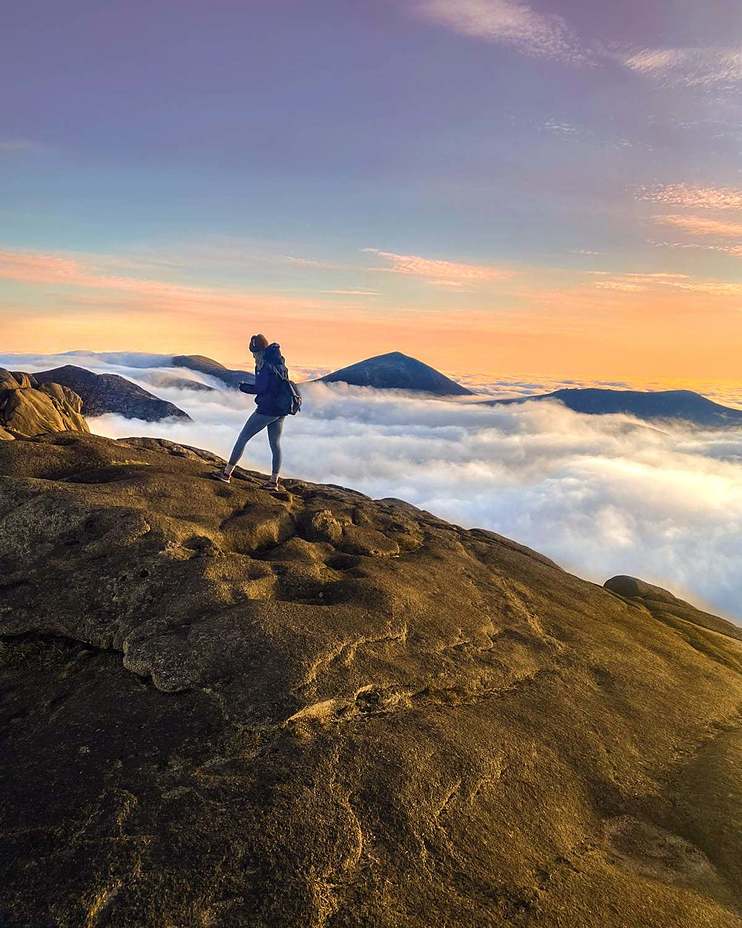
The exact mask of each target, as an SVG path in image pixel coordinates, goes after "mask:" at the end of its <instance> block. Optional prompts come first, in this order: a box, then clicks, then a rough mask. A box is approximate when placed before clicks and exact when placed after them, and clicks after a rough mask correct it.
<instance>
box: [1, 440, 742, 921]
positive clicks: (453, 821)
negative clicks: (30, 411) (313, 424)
mask: <svg viewBox="0 0 742 928" xmlns="http://www.w3.org/2000/svg"><path fill="white" fill-rule="evenodd" d="M213 462H214V456H213V455H210V454H208V453H206V452H200V451H198V450H197V449H190V448H189V449H186V448H183V447H182V446H178V445H172V444H171V443H168V442H166V441H153V440H137V439H129V440H127V441H125V442H112V441H109V440H106V439H102V438H97V437H94V436H90V435H74V434H71V433H69V434H64V433H62V434H58V435H50V436H43V437H41V438H35V439H30V440H26V439H21V440H17V441H13V442H4V443H2V444H0V474H2V477H0V634H1V635H2V638H1V639H0V642H1V643H0V757H2V764H0V794H1V795H2V796H3V802H2V804H0V887H2V891H1V892H0V924H3V928H5V925H7V926H10V928H21V926H22V928H28V926H31V925H34V926H36V925H38V926H41V925H54V926H55V928H82V926H96V928H97V926H103V925H107V926H112V928H135V926H136V928H144V926H147V928H165V926H177V928H181V926H183V928H191V926H217V928H222V926H224V928H299V926H301V928H304V926H307V928H312V926H314V928H320V926H323V928H428V926H429V925H431V924H438V925H447V926H451V928H475V926H476V928H490V926H517V928H526V926H527V928H557V926H559V928H563V926H569V928H619V926H620V928H637V926H648V928H649V926H651V928H680V926H682V928H685V926H695V925H703V926H704V928H732V926H734V928H738V926H739V924H740V919H739V904H740V897H739V890H740V886H742V865H741V863H740V862H741V861H742V847H741V846H740V833H741V831H740V828H739V818H738V816H739V809H740V807H741V806H740V798H741V797H740V778H739V775H738V774H739V764H740V750H741V749H740V738H739V730H740V729H739V725H740V715H739V706H740V696H741V694H742V688H741V686H740V670H739V666H740V654H741V652H742V645H741V644H740V642H738V641H736V640H735V639H733V638H731V637H728V636H725V635H720V634H718V633H717V632H716V631H713V630H709V629H707V628H704V627H702V626H701V625H695V624H693V622H692V621H691V620H689V619H686V620H684V621H683V623H682V628H681V627H680V623H679V622H677V621H676V620H672V619H669V618H667V617H666V616H665V614H664V613H663V612H662V611H661V610H660V611H657V612H653V611H652V610H653V608H654V606H653V603H651V602H649V603H648V602H639V601H634V600H633V599H630V598H625V597H622V596H619V595H616V594H615V593H612V592H610V591H608V590H604V589H602V588H601V587H599V586H596V585H594V584H590V583H586V582H584V581H582V580H579V579H578V578H576V577H573V576H571V575H569V574H568V573H566V572H564V571H562V570H560V569H559V568H558V567H556V565H553V564H551V563H550V562H548V561H547V560H546V559H544V558H541V557H540V556H539V555H536V554H535V553H533V552H530V551H528V550H527V549H525V548H522V547H521V546H518V545H515V544H514V543H512V542H508V541H507V540H506V539H500V538H499V537H498V536H496V535H493V534H491V533H487V532H470V531H465V530H463V529H460V528H457V527H456V526H452V525H449V524H447V523H445V522H443V521H441V520H440V519H437V518H435V517H433V516H430V515H429V514H427V513H424V512H421V511H420V510H416V509H414V507H411V506H408V505H406V504H400V503H399V502H397V501H393V500H387V501H377V502H374V501H372V500H370V499H368V498H367V497H364V496H362V495H361V494H358V493H354V492H352V491H346V490H343V489H342V488H338V487H325V486H316V485H311V484H306V483H301V482H299V481H291V480H289V481H286V490H285V492H284V493H281V494H277V495H271V494H269V493H268V492H267V491H266V490H264V489H262V487H261V483H262V478H259V477H258V475H252V474H249V473H246V472H244V471H239V470H238V471H237V473H238V475H239V479H235V480H234V481H233V482H232V484H231V485H229V486H225V485H223V484H220V483H217V482H215V481H213V480H210V479H208V473H209V471H210V470H212V469H213ZM318 513H329V516H328V515H322V516H321V517H318V516H317V514H318ZM330 516H331V518H330ZM334 526H337V527H338V528H339V529H340V531H339V532H338V528H335V527H334ZM313 532H314V533H315V534H314V535H313V537H310V536H312V533H313ZM379 536H380V537H382V538H385V539H386V540H387V542H388V543H389V544H390V545H392V544H396V545H397V549H398V551H397V553H396V554H394V553H391V550H390V549H388V548H385V547H384V546H383V545H382V544H381V542H379V540H378V537H379ZM361 537H364V538H366V539H369V538H370V539H371V540H372V541H373V543H371V542H368V543H366V544H365V545H360V544H357V547H356V549H355V550H354V551H351V550H348V547H349V545H348V538H352V539H354V541H356V542H357V539H358V538H361ZM400 539H404V543H402V542H401V541H400ZM361 548H363V549H364V550H361Z"/></svg>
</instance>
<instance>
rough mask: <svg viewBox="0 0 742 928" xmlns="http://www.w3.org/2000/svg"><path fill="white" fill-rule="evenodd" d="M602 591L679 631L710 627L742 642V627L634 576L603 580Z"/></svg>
mask: <svg viewBox="0 0 742 928" xmlns="http://www.w3.org/2000/svg"><path fill="white" fill-rule="evenodd" d="M604 585H605V588H606V589H607V590H611V592H613V593H618V595H619V596H623V597H625V598H626V599H630V600H634V601H635V602H638V603H640V604H641V605H643V606H645V607H646V608H647V610H648V611H649V612H650V613H651V615H653V616H654V617H655V618H657V619H659V620H660V621H664V622H669V623H671V624H673V625H674V626H675V627H677V628H679V629H682V628H683V627H684V626H687V625H688V624H690V625H700V626H701V627H702V628H710V629H711V630H712V631H715V632H718V633H719V634H720V635H728V636H729V637H731V638H737V639H738V640H740V641H742V628H740V627H739V626H738V625H734V624H733V623H732V622H727V620H726V619H721V618H719V616H718V615H711V614H710V613H709V612H703V611H702V610H700V609H697V608H696V607H695V606H691V605H690V603H686V602H685V601H684V600H682V599H678V598H677V596H673V594H672V593H668V591H667V590H663V589H662V587H659V586H653V585H652V584H651V583H646V582H645V581H644V580H638V579H637V578H636V577H626V576H618V577H611V579H610V580H606V582H605V584H604Z"/></svg>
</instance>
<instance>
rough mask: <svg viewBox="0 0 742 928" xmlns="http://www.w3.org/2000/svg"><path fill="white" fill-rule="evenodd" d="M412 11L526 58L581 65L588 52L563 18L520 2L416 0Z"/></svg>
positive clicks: (507, 0) (511, 0)
mask: <svg viewBox="0 0 742 928" xmlns="http://www.w3.org/2000/svg"><path fill="white" fill-rule="evenodd" d="M411 8H412V10H413V12H414V13H415V14H416V15H418V16H420V17H422V18H424V19H427V20H429V21H431V22H434V23H438V24H439V25H441V26H445V27H447V28H449V29H452V30H453V31H455V32H458V33H460V34H461V35H465V36H470V37H471V38H476V39H481V40H484V41H487V42H496V43H500V44H504V45H512V46H514V47H515V48H517V49H518V50H519V51H521V52H524V53H525V54H527V55H537V56H540V57H544V58H556V59H559V60H562V61H569V62H575V63H576V62H581V61H583V60H585V57H586V56H585V52H584V51H583V50H582V49H581V48H580V45H579V42H578V40H577V37H576V36H575V34H574V32H573V31H572V29H571V28H570V27H569V25H568V24H567V23H566V21H565V20H564V19H563V18H562V17H561V16H555V15H552V14H545V13H539V12H538V11H536V10H534V9H533V8H532V7H530V6H529V5H528V4H526V3H523V2H521V0H456V2H451V0H415V2H413V3H412V5H411Z"/></svg>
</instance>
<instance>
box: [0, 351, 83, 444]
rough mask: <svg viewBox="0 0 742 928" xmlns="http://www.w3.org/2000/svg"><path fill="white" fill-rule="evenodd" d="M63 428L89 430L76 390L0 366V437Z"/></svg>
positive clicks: (54, 430) (37, 433) (34, 433)
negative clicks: (42, 382)
mask: <svg viewBox="0 0 742 928" xmlns="http://www.w3.org/2000/svg"><path fill="white" fill-rule="evenodd" d="M66 431H78V432H87V431H89V429H88V424H87V422H86V421H85V417H84V416H83V414H82V400H81V399H80V397H79V396H78V395H77V394H76V393H74V392H73V391H72V390H70V389H68V388H67V387H63V386H61V385H60V384H57V383H48V384H40V383H39V382H38V381H37V380H36V379H35V378H34V377H30V376H29V375H28V374H23V373H20V372H15V371H14V372H11V371H6V370H3V369H2V368H0V439H12V438H13V437H14V434H18V435H26V436H32V435H41V434H44V433H46V432H66Z"/></svg>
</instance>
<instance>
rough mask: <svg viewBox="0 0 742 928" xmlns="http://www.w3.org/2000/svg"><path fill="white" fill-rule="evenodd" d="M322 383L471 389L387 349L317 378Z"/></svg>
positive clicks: (463, 392)
mask: <svg viewBox="0 0 742 928" xmlns="http://www.w3.org/2000/svg"><path fill="white" fill-rule="evenodd" d="M320 380H321V381H323V382H324V383H347V384H351V385H353V386H359V387H374V388H375V389H377V390H413V391H415V392H420V393H432V394H436V395H438V396H470V395H471V390H468V389H467V388H466V387H463V386H462V385H461V384H459V383H456V381H455V380H451V379H450V378H449V377H446V376H445V374H441V373H440V371H437V370H436V369H435V368H433V367H430V365H428V364H425V363H423V362H422V361H418V360H417V358H411V357H410V356H409V355H406V354H402V352H401V351H390V352H388V353H387V354H380V355H377V356H376V357H373V358H366V359H365V360H364V361H358V362H357V363H356V364H351V365H349V366H348V367H343V368H341V369H340V370H337V371H333V373H331V374H326V375H325V376H324V377H321V378H320Z"/></svg>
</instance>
